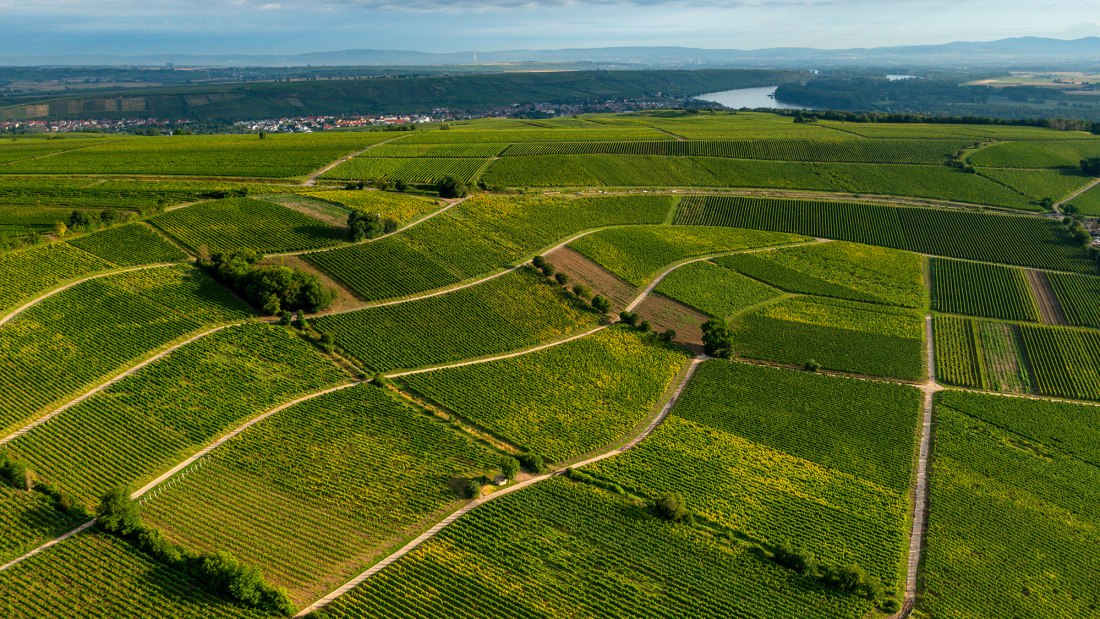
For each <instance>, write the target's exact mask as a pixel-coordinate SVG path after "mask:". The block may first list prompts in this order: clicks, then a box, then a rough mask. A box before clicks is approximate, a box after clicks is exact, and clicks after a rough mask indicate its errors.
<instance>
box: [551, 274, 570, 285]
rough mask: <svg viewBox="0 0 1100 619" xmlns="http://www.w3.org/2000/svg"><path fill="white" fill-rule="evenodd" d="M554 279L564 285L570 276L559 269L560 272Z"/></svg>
mask: <svg viewBox="0 0 1100 619" xmlns="http://www.w3.org/2000/svg"><path fill="white" fill-rule="evenodd" d="M554 281H556V282H558V285H561V286H564V285H566V284H568V283H569V276H568V275H566V274H565V273H562V272H561V271H558V273H557V274H556V275H554Z"/></svg>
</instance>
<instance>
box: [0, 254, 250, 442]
mask: <svg viewBox="0 0 1100 619" xmlns="http://www.w3.org/2000/svg"><path fill="white" fill-rule="evenodd" d="M250 315H251V312H250V311H249V310H248V309H247V308H246V307H245V306H244V304H243V303H242V302H241V301H239V300H238V299H237V298H236V297H235V296H233V295H232V294H231V293H230V292H229V291H227V290H226V289H225V288H222V287H221V286H219V285H218V284H217V283H215V282H214V281H213V280H211V279H210V278H209V277H207V276H206V275H204V274H202V273H201V272H198V271H196V270H194V269H192V268H189V267H175V268H161V269H149V270H143V271H133V272H130V273H123V274H119V275H112V276H110V277H104V278H100V279H95V280H91V281H88V282H84V283H82V284H78V285H76V286H74V287H72V288H70V289H68V290H66V291H64V292H61V293H59V294H57V295H54V296H52V297H50V298H48V299H46V300H44V301H42V302H41V303H39V304H37V305H35V306H34V307H32V308H30V309H29V310H27V311H26V312H24V313H22V314H20V315H19V316H18V317H17V318H16V319H15V320H12V321H11V322H9V323H7V324H5V325H3V326H0V351H2V353H0V356H2V357H3V358H4V359H6V361H5V363H4V365H3V366H2V367H0V429H9V430H10V429H13V425H14V424H20V425H21V424H22V423H24V422H26V421H29V420H30V419H31V418H33V417H36V416H37V415H38V413H40V412H45V409H47V408H50V407H51V405H55V404H58V403H60V402H61V401H63V400H64V399H66V396H71V395H74V394H75V393H79V392H80V391H82V390H84V389H88V388H90V387H91V386H92V385H93V384H94V383H97V382H100V381H102V380H104V379H106V378H107V377H108V376H109V375H111V374H112V373H114V372H117V371H119V370H121V369H122V368H124V367H126V366H128V365H131V364H133V363H134V362H136V361H138V360H139V359H141V358H142V357H145V356H146V355H148V354H149V353H150V352H152V351H154V350H156V349H158V348H160V347H162V346H165V345H167V344H169V343H170V342H172V341H174V340H177V339H180V338H182V337H184V336H185V335H186V334H188V333H192V332H195V331H198V330H200V329H203V328H204V327H205V326H208V325H212V324H217V323H224V322H228V321H232V320H241V319H244V318H246V317H248V316H250ZM47 334H48V335H47ZM4 434H7V433H6V432H4Z"/></svg>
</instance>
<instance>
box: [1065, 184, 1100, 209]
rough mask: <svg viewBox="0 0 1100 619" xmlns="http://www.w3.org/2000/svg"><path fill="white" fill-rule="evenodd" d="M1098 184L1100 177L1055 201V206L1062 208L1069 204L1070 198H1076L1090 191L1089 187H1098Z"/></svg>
mask: <svg viewBox="0 0 1100 619" xmlns="http://www.w3.org/2000/svg"><path fill="white" fill-rule="evenodd" d="M1097 185H1100V178H1098V179H1096V180H1094V181H1092V182H1091V183H1089V184H1088V185H1085V186H1084V187H1082V188H1080V189H1078V190H1077V191H1075V192H1073V193H1071V194H1069V195H1068V196H1066V197H1065V198H1062V199H1061V200H1059V201H1058V202H1055V203H1054V208H1055V209H1058V210H1061V208H1062V206H1063V205H1064V204H1067V203H1068V202H1069V201H1070V200H1076V199H1077V196H1079V195H1081V194H1083V193H1085V192H1086V191H1088V190H1089V189H1092V188H1093V187H1096V186H1097Z"/></svg>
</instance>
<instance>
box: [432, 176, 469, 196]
mask: <svg viewBox="0 0 1100 619" xmlns="http://www.w3.org/2000/svg"><path fill="white" fill-rule="evenodd" d="M435 188H436V190H437V191H438V192H439V196H440V197H441V198H465V197H466V194H467V193H469V189H468V188H467V187H466V183H464V182H462V181H461V180H459V179H457V178H455V177H453V176H451V175H450V174H448V175H446V176H444V177H443V178H441V179H439V180H438V181H437V182H436V184H435Z"/></svg>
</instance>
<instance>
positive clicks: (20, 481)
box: [0, 454, 34, 490]
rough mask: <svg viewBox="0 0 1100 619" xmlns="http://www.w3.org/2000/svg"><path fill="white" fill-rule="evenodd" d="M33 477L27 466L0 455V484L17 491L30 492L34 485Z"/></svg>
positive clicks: (5, 455)
mask: <svg viewBox="0 0 1100 619" xmlns="http://www.w3.org/2000/svg"><path fill="white" fill-rule="evenodd" d="M33 479H34V476H33V474H32V473H31V471H30V469H29V468H28V467H27V465H26V464H25V463H23V462H20V461H19V460H15V459H12V458H11V457H10V456H8V455H7V454H0V482H2V483H4V484H6V485H8V486H11V487H12V488H15V489H17V490H30V489H31V487H32V486H33V485H34V481H33Z"/></svg>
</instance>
